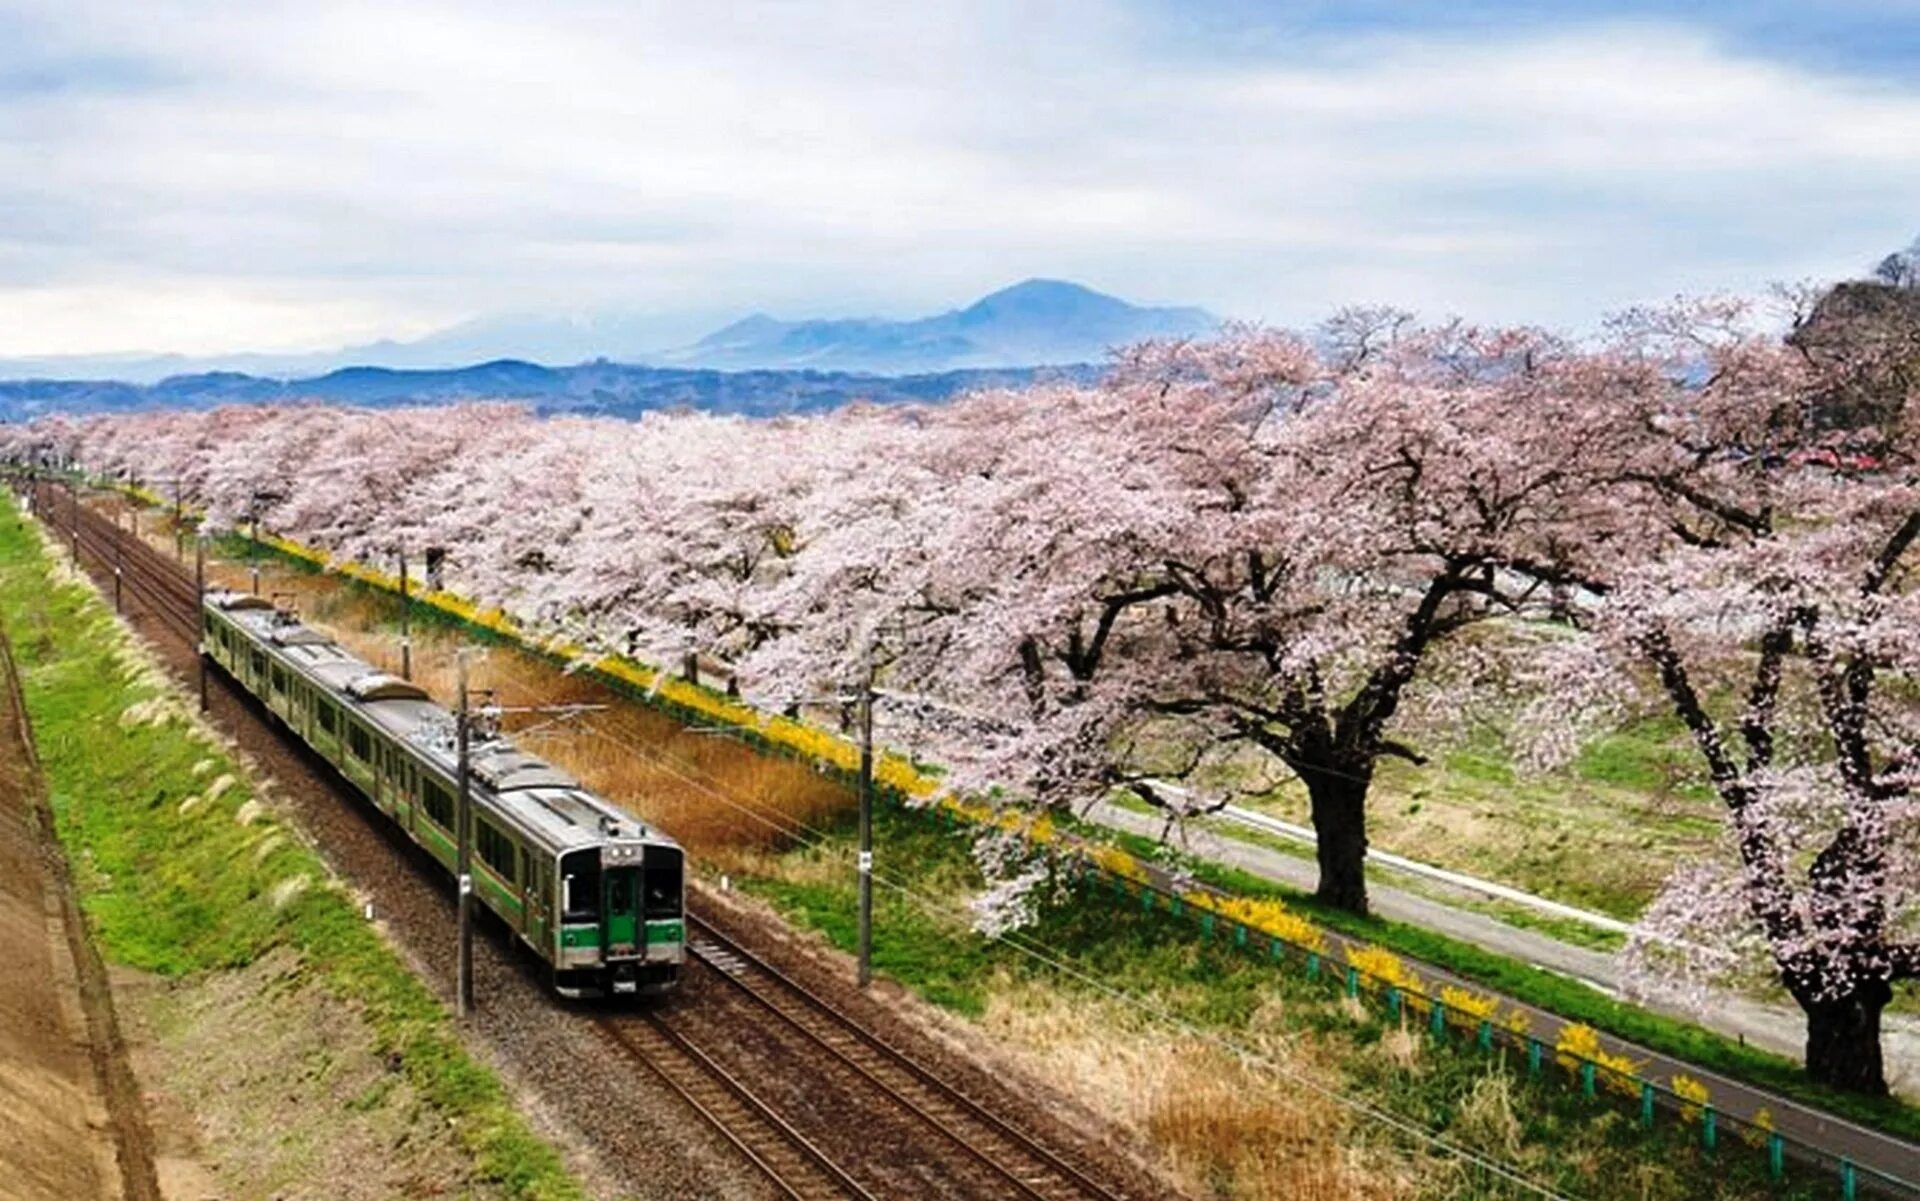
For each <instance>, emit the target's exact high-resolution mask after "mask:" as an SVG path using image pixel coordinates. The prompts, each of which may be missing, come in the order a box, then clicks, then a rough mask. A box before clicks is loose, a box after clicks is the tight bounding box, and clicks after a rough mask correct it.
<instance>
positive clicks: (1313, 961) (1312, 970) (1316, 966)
mask: <svg viewBox="0 0 1920 1201" xmlns="http://www.w3.org/2000/svg"><path fill="white" fill-rule="evenodd" d="M1319 978H1320V956H1319V954H1318V953H1314V954H1310V955H1308V956H1307V979H1309V980H1318V979H1319Z"/></svg>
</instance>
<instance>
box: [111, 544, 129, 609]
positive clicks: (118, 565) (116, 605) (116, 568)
mask: <svg viewBox="0 0 1920 1201" xmlns="http://www.w3.org/2000/svg"><path fill="white" fill-rule="evenodd" d="M126 557H127V536H126V535H125V534H122V533H121V532H120V527H119V526H118V525H115V526H114V528H113V611H114V612H115V613H118V612H120V575H121V571H122V569H123V568H124V567H125V566H126Z"/></svg>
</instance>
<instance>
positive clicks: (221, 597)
mask: <svg viewBox="0 0 1920 1201" xmlns="http://www.w3.org/2000/svg"><path fill="white" fill-rule="evenodd" d="M208 599H209V600H211V601H213V603H214V604H216V605H218V606H220V607H221V608H222V609H225V610H226V611H227V612H229V613H238V612H240V611H241V610H243V609H271V608H273V602H272V601H270V600H268V599H267V598H266V597H264V596H254V595H253V594H252V593H249V592H225V593H214V594H212V595H211V596H209V597H208Z"/></svg>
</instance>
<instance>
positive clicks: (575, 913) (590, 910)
mask: <svg viewBox="0 0 1920 1201" xmlns="http://www.w3.org/2000/svg"><path fill="white" fill-rule="evenodd" d="M560 889H561V896H560V900H561V903H562V905H563V906H564V907H565V913H564V914H563V915H562V920H564V921H569V922H591V921H596V920H598V918H599V916H600V851H599V848H597V847H596V848H594V849H593V850H588V851H569V852H567V853H566V854H565V855H563V856H561V858H560Z"/></svg>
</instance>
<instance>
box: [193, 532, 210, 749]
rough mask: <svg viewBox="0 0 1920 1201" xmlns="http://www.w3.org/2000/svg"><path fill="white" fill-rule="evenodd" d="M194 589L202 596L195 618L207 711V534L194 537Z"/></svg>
mask: <svg viewBox="0 0 1920 1201" xmlns="http://www.w3.org/2000/svg"><path fill="white" fill-rule="evenodd" d="M193 591H194V595H196V596H197V597H199V598H200V603H199V604H198V605H196V606H195V608H197V609H198V610H199V612H198V613H197V614H195V617H194V620H195V621H198V622H199V623H200V712H202V713H205V712H206V711H207V633H206V631H207V618H206V611H207V536H206V535H205V534H196V535H194V539H193Z"/></svg>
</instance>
